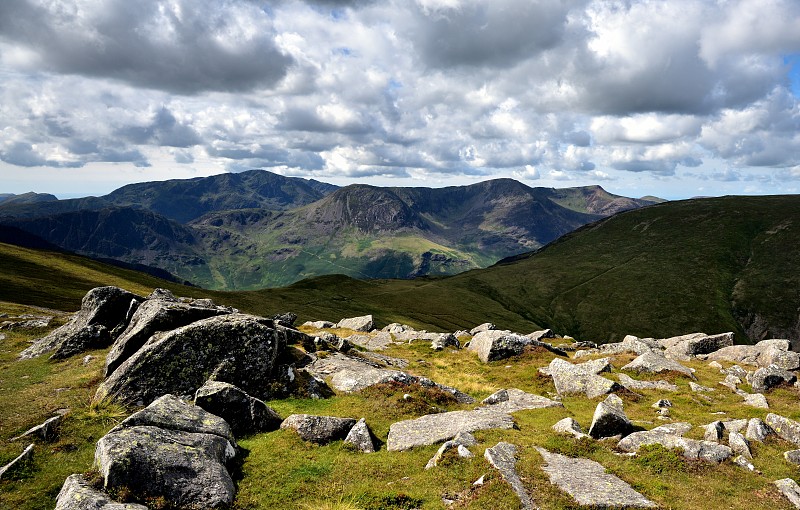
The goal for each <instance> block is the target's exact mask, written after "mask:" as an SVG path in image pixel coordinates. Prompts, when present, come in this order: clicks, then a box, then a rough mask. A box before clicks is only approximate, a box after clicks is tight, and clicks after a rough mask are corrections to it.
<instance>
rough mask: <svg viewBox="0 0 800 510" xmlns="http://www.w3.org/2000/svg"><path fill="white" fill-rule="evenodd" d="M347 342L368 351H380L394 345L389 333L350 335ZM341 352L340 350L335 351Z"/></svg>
mask: <svg viewBox="0 0 800 510" xmlns="http://www.w3.org/2000/svg"><path fill="white" fill-rule="evenodd" d="M347 341H348V342H350V343H351V344H353V345H357V346H359V347H361V348H362V349H366V350H368V351H382V350H384V349H386V348H387V347H389V346H390V345H392V344H394V343H396V342H395V339H394V338H392V335H391V333H384V332H380V333H378V334H377V335H370V334H366V333H365V334H363V335H350V336H348V337H347ZM337 350H342V349H337Z"/></svg>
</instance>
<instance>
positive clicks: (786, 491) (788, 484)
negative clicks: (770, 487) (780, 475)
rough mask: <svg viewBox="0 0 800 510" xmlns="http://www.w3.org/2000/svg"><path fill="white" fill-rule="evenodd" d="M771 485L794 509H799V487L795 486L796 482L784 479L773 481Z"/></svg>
mask: <svg viewBox="0 0 800 510" xmlns="http://www.w3.org/2000/svg"><path fill="white" fill-rule="evenodd" d="M773 483H774V484H775V487H777V488H778V490H779V491H781V494H783V495H784V496H786V499H788V500H789V502H790V503H791V504H793V505H794V506H795V508H800V486H798V485H797V482H795V481H794V480H792V479H791V478H784V479H782V480H775V482H773Z"/></svg>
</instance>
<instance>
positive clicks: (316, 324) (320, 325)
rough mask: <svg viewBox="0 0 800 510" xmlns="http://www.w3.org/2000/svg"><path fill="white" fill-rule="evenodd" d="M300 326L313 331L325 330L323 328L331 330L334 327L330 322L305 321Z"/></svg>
mask: <svg viewBox="0 0 800 510" xmlns="http://www.w3.org/2000/svg"><path fill="white" fill-rule="evenodd" d="M302 326H304V327H307V328H314V329H325V328H332V327H334V326H336V325H335V324H334V323H332V322H330V321H307V322H304V323H303V324H302ZM302 326H301V327H302Z"/></svg>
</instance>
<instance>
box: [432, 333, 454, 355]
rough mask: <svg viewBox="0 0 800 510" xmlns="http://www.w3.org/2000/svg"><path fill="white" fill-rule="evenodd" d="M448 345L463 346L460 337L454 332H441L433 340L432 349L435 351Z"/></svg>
mask: <svg viewBox="0 0 800 510" xmlns="http://www.w3.org/2000/svg"><path fill="white" fill-rule="evenodd" d="M446 347H454V348H456V349H460V348H461V343H460V342H459V341H458V338H456V336H455V335H454V334H452V333H441V334H439V336H438V337H437V338H435V339H434V340H433V341H431V349H433V350H434V351H441V350H444V349H445V348H446Z"/></svg>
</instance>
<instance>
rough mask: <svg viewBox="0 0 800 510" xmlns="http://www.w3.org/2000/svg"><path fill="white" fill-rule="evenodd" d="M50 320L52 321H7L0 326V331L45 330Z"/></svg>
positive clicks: (41, 319) (50, 318)
mask: <svg viewBox="0 0 800 510" xmlns="http://www.w3.org/2000/svg"><path fill="white" fill-rule="evenodd" d="M51 320H53V318H52V317H44V318H40V319H28V320H24V321H18V322H10V321H7V322H5V323H3V324H4V325H3V326H0V329H5V330H8V331H26V330H31V329H39V328H46V327H48V326H49V325H50V321H51Z"/></svg>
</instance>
